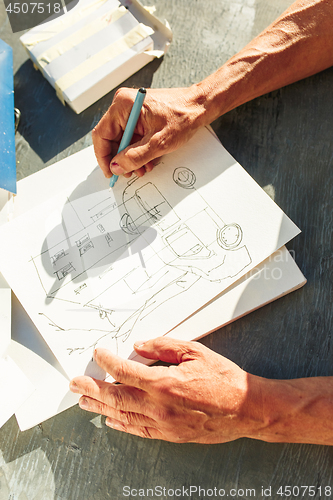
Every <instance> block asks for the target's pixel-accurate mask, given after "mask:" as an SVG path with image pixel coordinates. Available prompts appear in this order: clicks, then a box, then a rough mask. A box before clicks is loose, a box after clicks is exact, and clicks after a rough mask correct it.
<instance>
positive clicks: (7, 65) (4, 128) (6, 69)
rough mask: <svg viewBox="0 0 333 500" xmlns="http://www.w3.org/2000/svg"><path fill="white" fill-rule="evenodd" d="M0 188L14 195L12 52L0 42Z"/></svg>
mask: <svg viewBox="0 0 333 500" xmlns="http://www.w3.org/2000/svg"><path fill="white" fill-rule="evenodd" d="M0 110H1V113H0V188H3V189H6V190H7V191H10V192H11V193H14V194H16V157H15V118H14V78H13V50H12V48H11V47H10V46H9V45H7V44H6V43H5V42H4V41H3V40H0Z"/></svg>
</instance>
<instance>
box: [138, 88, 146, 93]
mask: <svg viewBox="0 0 333 500" xmlns="http://www.w3.org/2000/svg"><path fill="white" fill-rule="evenodd" d="M139 92H141V94H146V93H147V90H146V89H145V88H144V87H141V88H140V89H139Z"/></svg>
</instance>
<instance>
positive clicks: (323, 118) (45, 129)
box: [0, 0, 333, 500]
mask: <svg viewBox="0 0 333 500" xmlns="http://www.w3.org/2000/svg"><path fill="white" fill-rule="evenodd" d="M290 3H291V2H290V1H289V0H215V1H214V2H213V1H210V0H155V1H154V0H145V4H146V5H153V4H155V5H156V7H157V12H156V14H157V15H158V17H160V18H161V19H164V18H166V19H167V20H168V21H169V23H170V25H171V27H172V30H173V33H174V41H173V43H172V45H171V47H170V50H169V52H168V53H167V55H166V56H165V57H164V59H163V61H155V62H152V63H151V64H150V65H149V66H147V67H146V68H144V69H142V70H141V71H140V72H138V73H137V74H135V75H134V76H133V77H131V78H130V79H129V80H128V81H127V82H125V85H127V86H132V85H135V86H141V85H143V86H146V87H149V86H151V87H176V86H186V85H189V84H191V83H193V82H196V81H199V80H200V79H202V78H203V77H205V76H206V75H207V74H208V73H210V72H212V71H214V70H215V69H216V68H217V67H219V66H220V65H221V64H222V63H223V62H225V61H226V60H227V59H228V58H229V57H230V56H232V55H233V54H234V53H236V52H237V51H238V50H240V49H241V48H242V47H243V46H244V45H245V44H246V43H247V42H248V41H250V40H251V39H252V38H253V37H254V36H255V35H256V34H258V33H259V32H260V31H261V30H262V29H263V28H264V27H266V26H267V25H268V24H269V23H270V22H271V21H272V20H273V19H275V18H276V17H277V16H278V15H279V14H280V13H281V12H282V11H283V10H284V9H285V8H286V7H287V6H288V5H289V4H290ZM19 35H20V34H15V35H13V34H12V32H11V29H10V26H9V23H8V20H7V19H6V15H5V10H4V5H3V3H2V2H0V37H1V38H2V39H3V40H4V41H6V42H7V43H9V44H10V45H11V46H12V47H13V48H14V66H15V67H14V71H15V104H16V106H17V107H18V108H19V109H20V110H21V112H22V120H21V124H20V127H19V131H18V133H17V144H16V145H17V160H18V178H19V179H20V178H22V177H25V176H27V175H30V174H32V173H33V172H35V171H37V170H40V169H42V168H44V167H45V166H47V165H50V164H51V163H54V162H56V161H58V160H60V159H62V158H64V157H66V156H68V155H70V154H72V153H74V152H76V151H78V150H80V149H82V148H83V147H86V146H88V145H90V144H91V133H90V131H91V129H92V128H93V126H94V125H95V124H96V123H97V122H98V121H99V119H100V117H101V116H102V114H103V113H104V112H105V111H106V109H107V108H108V106H109V104H110V102H111V100H112V96H113V93H114V92H111V93H110V94H108V95H107V96H105V97H104V98H103V99H101V100H100V101H99V102H97V103H96V104H95V105H93V106H92V107H90V108H89V109H87V110H86V111H84V112H83V113H82V114H81V115H79V116H77V115H75V114H74V113H73V112H72V111H71V110H70V109H68V108H64V107H63V106H62V104H61V103H60V101H59V100H58V99H57V98H56V96H55V92H54V90H53V89H52V88H51V87H50V85H49V84H48V83H47V82H46V80H44V78H43V77H42V76H41V74H40V73H39V72H36V71H35V70H34V69H33V67H32V64H31V62H30V61H29V60H27V56H26V54H25V52H24V51H23V49H22V47H21V46H20V43H19V41H18V38H19ZM276 70H277V71H278V70H279V69H278V68H277V69H276ZM332 88H333V68H331V69H328V70H326V71H324V72H322V73H320V74H318V75H316V76H313V77H311V78H308V79H306V80H303V81H301V82H298V83H296V84H293V85H290V86H288V87H286V88H283V89H281V90H278V91H275V92H273V93H270V94H268V95H265V96H263V97H261V98H259V99H256V100H254V101H252V102H250V103H248V104H245V105H243V106H241V107H240V108H238V109H236V110H234V111H231V112H230V113H228V114H227V115H225V116H223V117H222V118H220V119H219V120H218V121H217V122H216V123H214V128H215V130H216V132H217V134H218V136H219V137H220V139H221V141H222V143H223V144H224V146H225V147H226V148H227V149H228V150H229V151H230V153H231V154H232V155H233V156H234V157H235V158H236V159H237V160H238V161H239V162H240V163H241V164H242V165H243V167H244V168H245V169H246V170H247V171H248V172H249V173H250V175H252V176H253V177H254V178H255V179H256V180H257V182H258V183H259V184H260V185H261V186H263V187H264V186H271V190H272V187H273V188H274V190H275V200H276V202H277V203H278V204H279V205H280V207H281V208H282V209H283V210H284V211H285V212H286V213H287V214H288V215H289V216H290V217H291V218H292V219H293V220H294V221H295V223H296V224H297V225H298V226H299V227H300V228H301V229H302V231H303V232H302V234H301V235H300V236H298V237H297V238H296V240H295V241H292V242H291V243H290V244H289V249H291V250H293V251H294V254H295V258H296V261H297V263H298V265H299V266H300V268H301V269H302V271H303V273H304V274H305V276H306V277H307V279H308V283H307V285H306V286H305V287H304V288H303V289H301V290H299V291H297V292H295V293H293V294H290V295H288V296H286V297H284V298H282V299H280V300H278V301H276V302H274V303H272V304H270V305H268V306H266V307H264V308H262V309H260V310H258V311H256V312H254V313H252V314H250V315H249V316H247V317H244V318H243V319H241V320H238V321H237V322H236V323H234V324H231V325H229V326H227V327H225V328H223V329H221V330H219V331H217V332H215V333H213V334H211V335H209V336H208V337H206V338H205V339H204V340H203V343H204V344H205V345H207V346H208V347H210V348H211V349H213V350H215V351H217V352H219V353H221V354H223V355H225V356H227V357H229V358H230V359H232V360H233V361H235V362H236V363H238V364H239V365H240V366H242V367H243V368H244V369H246V370H248V371H250V372H252V373H255V374H258V375H261V376H264V377H272V378H293V377H307V376H318V375H333V366H332V359H333V343H332V339H331V335H332V307H331V305H332V299H333V294H332V289H333V271H332V269H333V268H332V263H333V252H332V217H333V210H332V199H333V192H332V186H333V164H332V163H333V144H332V142H333V141H332V128H333V127H332V121H333V94H332ZM1 404H3V402H2V403H1ZM0 446H1V448H0V449H1V454H0V500H8V499H11V500H14V499H15V500H53V499H54V500H88V499H89V500H90V499H94V500H106V499H109V498H110V499H115V500H118V499H122V498H128V497H125V496H124V495H123V493H124V491H123V487H124V486H130V487H131V488H136V489H140V488H145V489H146V488H154V487H155V486H160V487H162V488H163V487H165V488H166V494H165V495H164V496H163V490H161V492H162V495H161V496H159V497H158V496H157V495H156V496H150V498H168V499H173V498H179V496H178V497H177V496H176V493H179V491H178V490H177V492H176V491H175V492H174V493H173V492H172V489H173V490H176V489H177V488H182V487H183V486H184V488H185V492H184V493H183V494H182V496H181V498H193V499H203V498H209V496H208V495H209V494H210V493H211V492H210V491H208V490H209V489H212V490H213V492H214V488H216V491H218V490H221V489H224V490H225V492H226V493H225V497H226V495H227V494H229V498H231V497H233V498H254V493H253V491H252V496H251V492H250V491H246V490H250V489H254V490H255V493H256V498H272V499H277V500H278V499H281V498H286V497H281V496H280V495H279V494H278V488H279V486H285V485H291V486H301V485H308V486H309V485H314V486H316V487H319V486H321V487H322V493H321V495H320V489H319V488H318V489H317V490H316V494H315V496H313V497H311V498H331V496H327V495H326V496H325V490H324V488H325V486H332V487H333V480H332V466H333V448H331V447H328V446H327V447H326V446H314V445H298V444H297V445H296V444H269V443H264V442H260V441H255V440H250V439H240V440H238V441H235V442H231V443H227V444H221V445H212V446H210V445H195V444H182V445H176V444H172V443H166V442H161V441H149V440H143V439H141V438H137V437H134V436H130V435H126V434H122V433H120V432H117V431H114V430H111V429H108V428H106V427H105V425H104V423H103V418H101V417H100V416H96V415H95V414H90V413H86V412H84V411H81V410H80V409H79V408H78V407H77V406H76V407H73V408H72V409H70V410H67V411H66V412H64V413H63V414H61V415H58V416H57V417H54V418H52V419H50V420H48V421H47V422H44V423H43V424H41V425H39V426H36V427H35V428H33V429H31V430H29V431H25V432H23V433H21V432H20V431H19V429H18V427H17V424H16V421H15V418H11V419H10V420H9V421H8V422H7V424H5V426H4V427H3V428H2V429H1V430H0ZM191 485H192V486H197V487H199V486H200V487H201V488H203V489H205V490H206V496H205V494H204V492H203V491H201V492H200V493H199V492H196V493H192V495H191V496H186V492H189V490H188V489H187V490H186V488H189V487H190V486H191ZM262 487H264V489H266V490H265V493H266V495H263V494H262ZM269 487H271V488H272V489H271V492H272V493H271V494H269V490H267V488H269ZM233 488H234V489H235V490H233ZM167 490H171V491H169V493H168V492H167ZM192 491H193V490H192ZM326 491H327V492H328V490H326ZM138 493H139V492H138ZM221 493H222V491H221ZM332 496H333V495H332ZM130 498H134V496H133V495H132V496H131V497H130ZM144 498H148V497H144ZM211 498H221V496H211ZM289 498H301V495H300V496H297V490H294V495H292V496H291V497H289ZM303 498H310V496H309V495H305V497H303Z"/></svg>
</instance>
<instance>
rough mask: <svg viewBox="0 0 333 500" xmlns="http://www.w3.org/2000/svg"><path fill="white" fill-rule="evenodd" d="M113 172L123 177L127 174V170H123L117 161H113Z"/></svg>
mask: <svg viewBox="0 0 333 500" xmlns="http://www.w3.org/2000/svg"><path fill="white" fill-rule="evenodd" d="M111 172H112V173H113V174H115V175H122V174H124V173H125V170H124V169H123V168H121V166H120V165H118V163H116V162H115V161H113V162H112V163H111Z"/></svg>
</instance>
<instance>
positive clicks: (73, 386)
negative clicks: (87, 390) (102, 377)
mask: <svg viewBox="0 0 333 500" xmlns="http://www.w3.org/2000/svg"><path fill="white" fill-rule="evenodd" d="M69 389H70V390H71V391H72V392H79V388H78V386H77V385H76V383H75V382H73V381H72V382H71V383H70V384H69Z"/></svg>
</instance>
